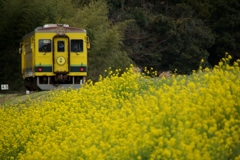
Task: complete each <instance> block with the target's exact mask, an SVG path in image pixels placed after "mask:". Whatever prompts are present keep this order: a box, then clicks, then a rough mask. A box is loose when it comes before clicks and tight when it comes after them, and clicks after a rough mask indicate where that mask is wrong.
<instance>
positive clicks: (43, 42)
mask: <svg viewBox="0 0 240 160" xmlns="http://www.w3.org/2000/svg"><path fill="white" fill-rule="evenodd" d="M51 46H52V45H51V40H50V39H40V40H39V41H38V47H39V48H38V51H39V52H51V50H52V47H51Z"/></svg>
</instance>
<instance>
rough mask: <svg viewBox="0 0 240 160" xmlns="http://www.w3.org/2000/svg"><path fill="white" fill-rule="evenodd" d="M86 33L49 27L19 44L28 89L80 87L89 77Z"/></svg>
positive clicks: (63, 27)
mask: <svg viewBox="0 0 240 160" xmlns="http://www.w3.org/2000/svg"><path fill="white" fill-rule="evenodd" d="M89 48H90V42H89V38H88V36H87V32H86V30H85V29H82V28H75V27H70V26H69V25H66V24H46V25H44V26H42V27H37V28H36V29H35V30H34V31H33V32H31V33H29V34H27V35H25V36H24V37H23V39H22V42H21V43H20V49H19V52H20V54H21V61H22V62H21V72H22V77H23V79H24V81H25V86H26V88H27V89H28V90H51V89H54V88H56V87H64V88H67V87H73V88H79V87H80V85H81V84H83V83H85V81H86V76H87V49H89Z"/></svg>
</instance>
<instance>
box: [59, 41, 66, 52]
mask: <svg viewBox="0 0 240 160" xmlns="http://www.w3.org/2000/svg"><path fill="white" fill-rule="evenodd" d="M64 46H65V45H64V41H58V52H64V50H65V47H64Z"/></svg>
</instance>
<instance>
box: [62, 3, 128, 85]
mask: <svg viewBox="0 0 240 160" xmlns="http://www.w3.org/2000/svg"><path fill="white" fill-rule="evenodd" d="M66 22H69V24H72V25H73V26H77V27H82V28H85V29H86V30H87V34H88V35H89V37H90V42H91V49H90V50H89V65H88V66H89V68H88V71H89V73H88V78H90V79H92V80H93V81H97V80H98V77H99V75H100V74H102V75H103V74H104V70H105V69H108V68H109V67H112V69H118V68H125V67H127V66H129V64H130V63H131V61H130V59H129V58H128V56H127V54H126V52H125V51H124V48H123V45H122V41H123V39H124V34H123V33H124V30H125V28H126V26H127V23H128V22H127V21H125V22H121V23H116V24H113V23H111V21H110V20H109V19H108V6H107V3H106V1H104V0H99V1H93V2H91V3H90V4H89V5H86V6H84V7H83V8H79V9H78V10H77V12H76V14H75V15H74V16H73V17H72V18H71V19H68V20H66Z"/></svg>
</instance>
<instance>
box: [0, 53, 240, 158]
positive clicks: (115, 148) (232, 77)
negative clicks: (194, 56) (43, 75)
mask: <svg viewBox="0 0 240 160" xmlns="http://www.w3.org/2000/svg"><path fill="white" fill-rule="evenodd" d="M229 58H230V57H229ZM228 61H229V59H228V58H224V59H223V60H222V61H221V62H220V63H219V65H218V66H215V68H214V69H212V70H210V69H208V68H206V69H201V66H200V68H199V70H198V71H196V72H193V74H192V75H191V76H184V75H181V76H180V75H176V74H173V75H172V77H170V78H165V77H163V78H161V79H160V78H158V77H156V78H150V76H148V75H151V76H152V75H154V74H155V72H154V71H153V70H151V69H150V70H148V71H147V70H146V71H145V73H144V75H142V74H141V73H135V72H133V70H132V66H130V67H129V68H127V69H126V71H125V72H124V73H123V74H122V75H121V76H119V75H118V74H119V72H121V71H120V70H111V68H109V70H108V71H105V73H106V75H105V76H100V78H99V81H98V82H97V83H95V84H93V83H92V81H88V83H87V84H86V85H85V86H82V88H81V89H77V90H73V89H66V90H60V91H59V90H58V91H57V90H56V91H50V92H48V93H46V94H47V96H46V97H45V98H44V100H43V99H38V98H34V99H31V98H29V100H28V101H24V102H22V103H21V102H19V103H17V104H5V105H3V106H2V107H1V108H0V115H1V117H0V126H1V127H0V132H1V135H0V159H22V160H23V159H24V160H25V159H84V160H87V159H89V160H93V159H119V160H120V159H121V160H122V159H138V160H140V159H152V160H154V159H185V160H192V159H197V160H201V159H202V160H215V159H218V160H228V159H235V160H239V159H240V152H239V151H240V125H239V123H240V98H239V97H240V87H239V86H240V69H239V66H240V61H237V62H235V63H234V65H233V66H229V65H228ZM103 77H104V78H103Z"/></svg>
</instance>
